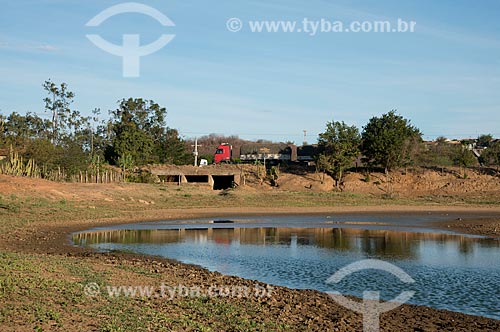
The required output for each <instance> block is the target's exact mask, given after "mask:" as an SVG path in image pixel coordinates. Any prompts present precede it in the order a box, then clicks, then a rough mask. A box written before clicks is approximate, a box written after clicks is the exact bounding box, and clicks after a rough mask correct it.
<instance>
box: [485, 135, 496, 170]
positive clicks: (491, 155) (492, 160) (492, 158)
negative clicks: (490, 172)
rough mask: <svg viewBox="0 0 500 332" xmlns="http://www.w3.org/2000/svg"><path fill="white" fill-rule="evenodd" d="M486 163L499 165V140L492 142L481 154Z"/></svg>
mask: <svg viewBox="0 0 500 332" xmlns="http://www.w3.org/2000/svg"><path fill="white" fill-rule="evenodd" d="M481 157H482V158H483V160H484V161H485V163H486V164H487V165H494V166H496V167H497V170H498V167H499V166H500V141H495V142H492V143H491V144H490V146H489V148H487V149H486V150H485V151H484V152H483V155H482V156H481Z"/></svg>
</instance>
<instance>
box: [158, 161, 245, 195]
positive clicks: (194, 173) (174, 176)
mask: <svg viewBox="0 0 500 332" xmlns="http://www.w3.org/2000/svg"><path fill="white" fill-rule="evenodd" d="M149 171H150V172H151V174H153V175H156V176H158V178H159V179H160V181H161V182H163V183H172V184H177V185H182V184H197V185H207V186H210V187H211V188H212V189H214V190H223V189H228V188H233V187H235V186H239V185H240V182H241V178H242V174H243V172H242V171H241V170H240V169H238V168H237V167H234V166H230V165H224V166H215V165H209V166H204V167H194V166H157V167H155V166H152V167H150V169H149Z"/></svg>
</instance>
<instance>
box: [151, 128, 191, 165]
mask: <svg viewBox="0 0 500 332" xmlns="http://www.w3.org/2000/svg"><path fill="white" fill-rule="evenodd" d="M159 147H160V151H158V155H159V156H160V162H162V163H167V164H175V165H187V164H192V163H193V155H192V154H191V153H189V152H188V151H187V150H186V143H185V142H184V140H183V139H182V138H181V137H180V136H179V132H178V131H177V130H176V129H173V128H167V130H166V132H165V135H164V137H163V139H162V140H161V144H160V145H159Z"/></svg>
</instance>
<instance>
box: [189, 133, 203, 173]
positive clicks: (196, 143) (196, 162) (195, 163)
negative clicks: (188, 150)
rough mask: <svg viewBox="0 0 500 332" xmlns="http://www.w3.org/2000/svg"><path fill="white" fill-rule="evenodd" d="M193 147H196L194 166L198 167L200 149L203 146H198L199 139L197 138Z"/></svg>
mask: <svg viewBox="0 0 500 332" xmlns="http://www.w3.org/2000/svg"><path fill="white" fill-rule="evenodd" d="M191 146H194V152H193V154H194V166H195V167H196V166H198V147H199V146H201V145H198V137H195V139H194V145H191Z"/></svg>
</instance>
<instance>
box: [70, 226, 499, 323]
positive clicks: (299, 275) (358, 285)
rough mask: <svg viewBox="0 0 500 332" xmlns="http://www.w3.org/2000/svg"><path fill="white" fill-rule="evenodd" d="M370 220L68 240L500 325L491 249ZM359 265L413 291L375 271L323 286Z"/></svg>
mask: <svg viewBox="0 0 500 332" xmlns="http://www.w3.org/2000/svg"><path fill="white" fill-rule="evenodd" d="M344 218H347V219H349V218H348V217H344ZM377 218H378V219H377ZM377 218H375V219H374V218H368V219H366V220H363V218H360V217H356V221H351V222H349V221H347V219H346V220H344V222H348V224H342V225H341V226H339V225H338V224H337V223H336V222H332V221H331V220H330V219H329V217H327V216H314V217H305V216H303V217H300V216H299V217H298V216H294V217H272V218H262V219H260V220H244V219H243V218H240V219H237V220H236V221H237V223H228V224H226V223H224V224H223V223H220V224H213V223H206V222H208V220H198V221H197V223H183V224H175V223H174V224H173V223H171V222H165V223H142V224H135V225H125V226H119V227H112V228H111V229H107V230H104V229H96V230H92V231H88V232H81V233H77V234H74V235H73V241H74V243H75V244H77V245H82V246H88V247H92V248H95V249H97V250H104V251H107V250H127V251H133V252H137V253H141V254H147V255H160V256H164V257H168V258H172V259H176V260H179V261H181V262H184V263H189V264H196V265H200V266H203V267H205V268H207V269H209V270H211V271H218V272H221V273H223V274H227V275H235V276H239V277H243V278H247V279H256V280H260V281H262V282H266V283H269V284H273V285H280V286H286V287H290V288H298V289H316V290H319V291H339V292H341V293H343V294H350V295H355V296H358V297H362V294H363V291H365V290H376V291H380V292H381V297H382V298H383V299H386V300H388V299H392V298H394V297H396V296H397V295H398V294H399V293H400V292H401V291H404V290H413V291H415V292H416V293H415V295H414V297H413V298H412V299H411V300H410V301H409V302H410V303H413V304H419V305H425V306H430V307H434V308H439V309H448V310H452V311H458V312H463V313H468V314H473V315H479V316H486V317H491V318H495V319H500V241H498V240H492V239H484V238H478V237H469V236H463V235H456V234H451V233H450V232H448V233H435V232H432V231H430V230H429V229H426V228H416V229H415V228H414V227H413V226H412V227H410V226H406V225H407V224H408V225H409V224H410V222H405V220H406V219H411V217H409V216H406V217H404V218H403V217H401V218H400V219H401V220H399V221H398V220H396V219H397V218H396V219H391V218H384V217H377ZM414 218H418V217H414ZM336 220H338V218H337V219H336ZM413 221H414V222H413V223H412V224H413V225H414V224H415V220H413ZM200 222H201V224H200ZM395 225H397V227H396V226H395ZM345 227H349V228H345ZM120 228H122V229H120ZM365 228H368V229H365ZM383 228H387V229H389V230H383ZM409 230H411V231H409ZM366 258H373V259H381V260H384V261H387V262H390V263H393V264H395V265H397V266H399V267H400V268H402V269H403V270H404V271H406V272H407V273H408V274H409V275H410V276H411V277H412V278H413V279H414V280H415V281H416V282H415V283H414V284H411V285H408V284H403V283H402V282H401V281H399V280H398V279H397V278H396V277H394V276H392V275H391V274H388V273H386V272H382V271H377V270H367V271H361V272H357V273H355V274H352V275H351V276H349V277H347V278H345V279H344V280H342V282H340V283H338V284H333V285H331V284H327V283H326V282H325V281H326V280H327V279H328V278H329V277H330V276H331V275H332V274H333V273H335V272H336V271H337V270H339V269H340V268H342V267H344V266H346V265H348V264H350V263H352V262H355V261H357V260H361V259H366Z"/></svg>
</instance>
